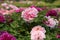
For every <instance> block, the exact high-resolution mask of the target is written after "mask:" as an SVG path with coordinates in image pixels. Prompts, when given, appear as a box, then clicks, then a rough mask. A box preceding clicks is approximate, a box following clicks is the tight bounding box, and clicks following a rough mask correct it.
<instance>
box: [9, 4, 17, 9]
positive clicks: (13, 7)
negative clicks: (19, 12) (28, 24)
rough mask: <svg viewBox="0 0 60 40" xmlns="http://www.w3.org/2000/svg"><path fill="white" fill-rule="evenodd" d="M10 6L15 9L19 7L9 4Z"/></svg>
mask: <svg viewBox="0 0 60 40" xmlns="http://www.w3.org/2000/svg"><path fill="white" fill-rule="evenodd" d="M9 7H10V8H12V9H14V10H16V9H18V7H16V6H15V5H9Z"/></svg>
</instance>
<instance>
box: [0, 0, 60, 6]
mask: <svg viewBox="0 0 60 40" xmlns="http://www.w3.org/2000/svg"><path fill="white" fill-rule="evenodd" d="M3 2H7V3H12V4H14V5H16V6H18V7H20V6H22V7H25V6H26V7H27V6H30V5H36V6H40V7H42V6H48V7H60V0H0V4H1V3H3Z"/></svg>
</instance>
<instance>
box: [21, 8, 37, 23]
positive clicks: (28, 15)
mask: <svg viewBox="0 0 60 40" xmlns="http://www.w3.org/2000/svg"><path fill="white" fill-rule="evenodd" d="M37 14H38V10H37V9H36V8H26V9H25V10H24V11H22V14H21V17H22V18H23V19H24V20H25V21H28V22H29V21H31V20H33V19H34V18H35V17H37V16H38V15H37Z"/></svg>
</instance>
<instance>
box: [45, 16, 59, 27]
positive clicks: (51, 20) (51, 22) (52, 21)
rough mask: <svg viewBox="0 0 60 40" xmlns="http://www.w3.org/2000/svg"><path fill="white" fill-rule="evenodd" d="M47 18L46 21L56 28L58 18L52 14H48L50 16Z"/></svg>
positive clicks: (48, 24)
mask: <svg viewBox="0 0 60 40" xmlns="http://www.w3.org/2000/svg"><path fill="white" fill-rule="evenodd" d="M46 18H47V21H45V22H44V23H45V24H46V25H47V26H49V27H51V28H54V27H55V26H56V25H57V24H58V21H57V19H54V18H51V17H50V16H48V17H47V16H46Z"/></svg>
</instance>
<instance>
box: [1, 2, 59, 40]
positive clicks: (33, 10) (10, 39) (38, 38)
mask: <svg viewBox="0 0 60 40" xmlns="http://www.w3.org/2000/svg"><path fill="white" fill-rule="evenodd" d="M1 5H2V6H3V7H4V8H5V9H4V8H1V9H0V22H2V23H3V22H4V23H5V22H6V17H5V15H6V14H12V13H14V12H16V13H19V12H22V13H21V18H23V20H24V21H26V22H31V21H33V20H34V19H35V18H36V17H38V13H39V11H42V10H44V8H39V7H36V6H31V7H28V8H22V7H20V8H18V7H16V6H15V5H12V4H7V3H3V4H1ZM51 16H56V17H57V16H58V14H57V11H56V10H49V11H48V12H47V13H46V15H45V18H46V19H47V20H45V21H44V23H43V24H45V25H46V26H48V27H50V28H54V27H55V26H56V25H58V23H59V22H58V20H57V19H55V18H52V17H51ZM10 21H11V20H10ZM45 33H46V30H45V28H44V27H42V26H39V25H38V26H35V27H33V28H32V30H31V32H30V34H31V40H44V38H46V36H45ZM57 37H58V38H60V35H57ZM0 40H16V38H15V37H14V36H12V35H11V34H9V33H8V32H3V31H2V32H0Z"/></svg>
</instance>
